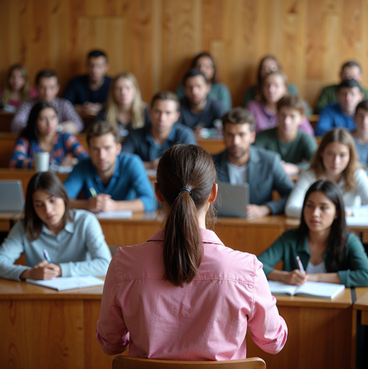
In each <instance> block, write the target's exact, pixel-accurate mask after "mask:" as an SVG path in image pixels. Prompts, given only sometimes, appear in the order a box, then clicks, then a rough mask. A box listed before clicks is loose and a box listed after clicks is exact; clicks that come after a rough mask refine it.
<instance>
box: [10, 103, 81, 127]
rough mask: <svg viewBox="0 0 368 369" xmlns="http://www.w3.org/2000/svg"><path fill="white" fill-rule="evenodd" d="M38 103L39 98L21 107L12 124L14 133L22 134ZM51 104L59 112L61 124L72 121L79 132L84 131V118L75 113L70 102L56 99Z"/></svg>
mask: <svg viewBox="0 0 368 369" xmlns="http://www.w3.org/2000/svg"><path fill="white" fill-rule="evenodd" d="M38 102H39V100H38V98H35V99H27V100H24V101H23V102H22V103H21V104H20V105H19V108H18V110H17V112H16V113H15V115H14V118H13V120H12V122H11V126H10V129H11V131H12V132H14V133H20V131H21V130H22V129H23V128H24V127H25V126H26V125H27V121H28V116H29V113H30V112H31V110H32V108H33V106H34V105H35V104H36V103H38ZM51 104H52V106H53V107H54V108H55V109H56V110H57V112H58V118H59V122H60V123H62V122H66V121H71V122H74V123H75V124H76V125H77V128H78V132H80V131H82V130H83V126H84V125H83V121H82V118H81V117H80V116H79V115H78V113H77V112H76V111H75V109H74V106H73V105H72V103H71V102H70V101H69V100H66V99H61V98H59V97H55V99H54V101H53V102H52V103H51Z"/></svg>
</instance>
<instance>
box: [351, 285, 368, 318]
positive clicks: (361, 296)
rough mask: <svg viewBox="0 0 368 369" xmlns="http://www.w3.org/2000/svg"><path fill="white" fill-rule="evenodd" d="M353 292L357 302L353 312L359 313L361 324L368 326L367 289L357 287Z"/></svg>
mask: <svg viewBox="0 0 368 369" xmlns="http://www.w3.org/2000/svg"><path fill="white" fill-rule="evenodd" d="M355 291H356V297H357V300H356V301H355V303H354V310H356V311H360V312H361V324H362V325H368V287H359V288H356V289H355Z"/></svg>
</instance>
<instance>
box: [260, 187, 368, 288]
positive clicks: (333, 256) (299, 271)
mask: <svg viewBox="0 0 368 369" xmlns="http://www.w3.org/2000/svg"><path fill="white" fill-rule="evenodd" d="M297 257H299V258H300V259H299V260H300V262H301V264H302V268H301V267H300V266H299V264H298V260H297ZM258 260H259V261H261V262H262V263H263V270H264V272H265V274H266V275H267V278H268V279H269V280H273V281H280V282H284V283H286V284H293V285H302V284H304V283H305V282H306V281H311V282H329V283H342V284H344V285H345V286H346V287H366V286H368V258H367V254H366V253H365V251H364V248H363V245H362V243H361V242H360V240H359V239H358V237H357V236H355V235H354V234H353V233H349V232H348V228H347V226H346V221H345V208H344V201H343V198H342V195H341V191H340V189H339V187H338V186H337V185H336V184H335V183H334V182H331V181H323V180H322V181H318V182H315V183H314V184H312V186H311V187H310V188H309V189H308V191H307V193H306V195H305V198H304V202H303V208H302V216H301V220H300V226H299V228H298V229H290V230H288V231H286V232H285V233H284V234H283V235H282V236H281V237H280V238H279V239H278V240H277V241H276V242H275V243H274V244H273V245H272V246H271V247H270V248H269V249H268V250H266V251H265V252H263V253H262V254H261V255H260V256H259V257H258ZM281 260H282V261H283V262H284V264H283V270H282V271H281V270H275V269H273V267H274V266H275V265H276V264H277V263H278V262H280V261H281ZM304 271H305V273H304Z"/></svg>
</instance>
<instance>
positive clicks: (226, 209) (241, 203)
mask: <svg viewBox="0 0 368 369" xmlns="http://www.w3.org/2000/svg"><path fill="white" fill-rule="evenodd" d="M248 204H249V185H248V183H244V184H241V185H232V184H230V183H221V182H220V183H219V185H218V199H217V211H218V214H219V216H221V217H238V218H246V217H247V205H248Z"/></svg>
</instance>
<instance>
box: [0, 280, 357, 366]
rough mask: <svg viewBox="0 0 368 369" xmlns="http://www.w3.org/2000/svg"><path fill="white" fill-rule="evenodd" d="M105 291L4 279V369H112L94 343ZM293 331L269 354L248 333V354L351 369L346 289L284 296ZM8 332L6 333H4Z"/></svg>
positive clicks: (0, 299)
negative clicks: (324, 296)
mask: <svg viewBox="0 0 368 369" xmlns="http://www.w3.org/2000/svg"><path fill="white" fill-rule="evenodd" d="M101 294H102V287H91V288H85V289H80V290H70V291H64V292H56V291H53V290H51V289H47V288H43V287H40V286H35V285H30V284H27V283H25V282H13V281H6V280H1V279H0V326H1V327H2V333H3V334H1V335H0V367H1V368H7V367H14V368H25V367H29V368H39V369H43V368H54V367H60V368H66V369H67V368H92V369H93V368H110V367H111V362H112V359H113V357H110V356H107V355H105V354H104V353H103V352H102V350H101V349H100V347H99V346H98V343H97V341H96V340H95V328H96V322H97V320H98V316H99V311H100V300H101ZM277 305H278V308H279V311H280V314H281V315H282V316H283V317H284V319H285V320H286V322H287V323H288V327H289V338H288V342H287V343H286V346H285V348H284V349H283V351H282V352H281V353H280V354H278V355H268V354H266V353H265V352H263V351H261V350H260V349H259V348H258V347H257V346H256V345H255V344H254V343H253V342H252V341H251V339H250V334H248V335H247V345H248V353H247V356H253V355H257V356H260V357H262V358H264V359H265V361H266V363H267V367H269V368H297V369H304V368H313V369H319V368H334V369H339V368H344V369H346V368H348V367H349V364H350V349H349V348H350V344H351V311H352V307H351V298H350V290H349V289H347V290H346V291H345V292H344V293H342V294H340V295H339V296H338V297H336V299H335V300H333V301H325V300H318V299H308V298H298V297H279V298H278V303H277ZM4 333H6V334H4Z"/></svg>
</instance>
